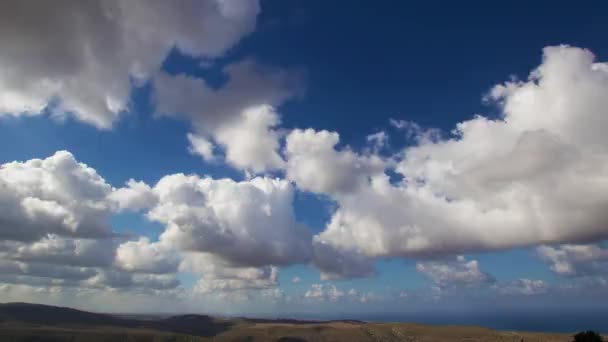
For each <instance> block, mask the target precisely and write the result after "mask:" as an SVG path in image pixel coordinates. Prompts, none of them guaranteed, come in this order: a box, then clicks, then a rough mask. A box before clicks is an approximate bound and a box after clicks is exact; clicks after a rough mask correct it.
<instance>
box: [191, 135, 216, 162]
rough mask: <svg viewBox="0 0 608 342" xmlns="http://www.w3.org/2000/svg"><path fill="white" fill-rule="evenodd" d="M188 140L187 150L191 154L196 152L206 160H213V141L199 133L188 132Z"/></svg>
mask: <svg viewBox="0 0 608 342" xmlns="http://www.w3.org/2000/svg"><path fill="white" fill-rule="evenodd" d="M188 141H189V142H190V147H189V151H190V153H192V154H197V155H199V156H201V157H203V159H204V160H206V161H213V160H214V159H215V156H214V155H213V148H214V146H213V143H212V142H211V141H209V140H208V139H205V138H204V137H202V136H200V135H196V134H193V133H188Z"/></svg>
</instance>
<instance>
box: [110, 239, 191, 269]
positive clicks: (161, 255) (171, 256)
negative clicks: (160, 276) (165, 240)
mask: <svg viewBox="0 0 608 342" xmlns="http://www.w3.org/2000/svg"><path fill="white" fill-rule="evenodd" d="M180 261H181V260H180V258H179V257H178V256H177V255H176V254H175V252H174V251H171V250H170V249H169V248H167V247H165V246H164V245H163V244H162V243H159V242H150V239H148V238H146V237H140V238H139V239H138V240H137V241H128V242H125V243H123V244H121V245H120V246H118V249H117V250H116V265H117V266H118V267H119V268H120V269H123V270H125V271H129V272H142V273H175V272H177V269H178V266H179V263H180Z"/></svg>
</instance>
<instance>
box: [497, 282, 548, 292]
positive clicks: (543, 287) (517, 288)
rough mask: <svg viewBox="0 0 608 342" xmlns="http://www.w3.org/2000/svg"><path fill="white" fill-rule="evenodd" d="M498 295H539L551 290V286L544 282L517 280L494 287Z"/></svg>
mask: <svg viewBox="0 0 608 342" xmlns="http://www.w3.org/2000/svg"><path fill="white" fill-rule="evenodd" d="M494 289H495V290H496V291H498V293H500V294H503V295H525V296H531V295H539V294H543V293H546V292H547V291H548V290H549V285H548V284H547V283H546V282H544V281H543V280H533V279H525V278H524V279H517V280H514V281H511V282H508V283H500V284H497V285H496V286H494Z"/></svg>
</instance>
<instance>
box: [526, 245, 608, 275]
mask: <svg viewBox="0 0 608 342" xmlns="http://www.w3.org/2000/svg"><path fill="white" fill-rule="evenodd" d="M536 250H537V252H538V254H539V255H540V256H541V258H543V259H544V260H545V261H547V262H548V263H549V264H550V267H551V270H552V271H553V272H555V273H557V274H560V275H564V276H585V275H601V274H606V273H608V249H606V248H602V247H601V246H598V245H572V244H566V245H561V246H555V247H552V246H540V247H538V248H537V249H536Z"/></svg>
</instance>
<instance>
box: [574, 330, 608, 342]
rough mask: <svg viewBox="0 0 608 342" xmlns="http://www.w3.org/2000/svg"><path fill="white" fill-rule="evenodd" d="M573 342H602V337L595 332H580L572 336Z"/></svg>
mask: <svg viewBox="0 0 608 342" xmlns="http://www.w3.org/2000/svg"><path fill="white" fill-rule="evenodd" d="M573 342H604V339H603V338H602V336H601V335H600V334H598V333H596V332H595V331H591V330H588V331H581V332H579V333H578V334H576V335H574V341H573Z"/></svg>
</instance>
